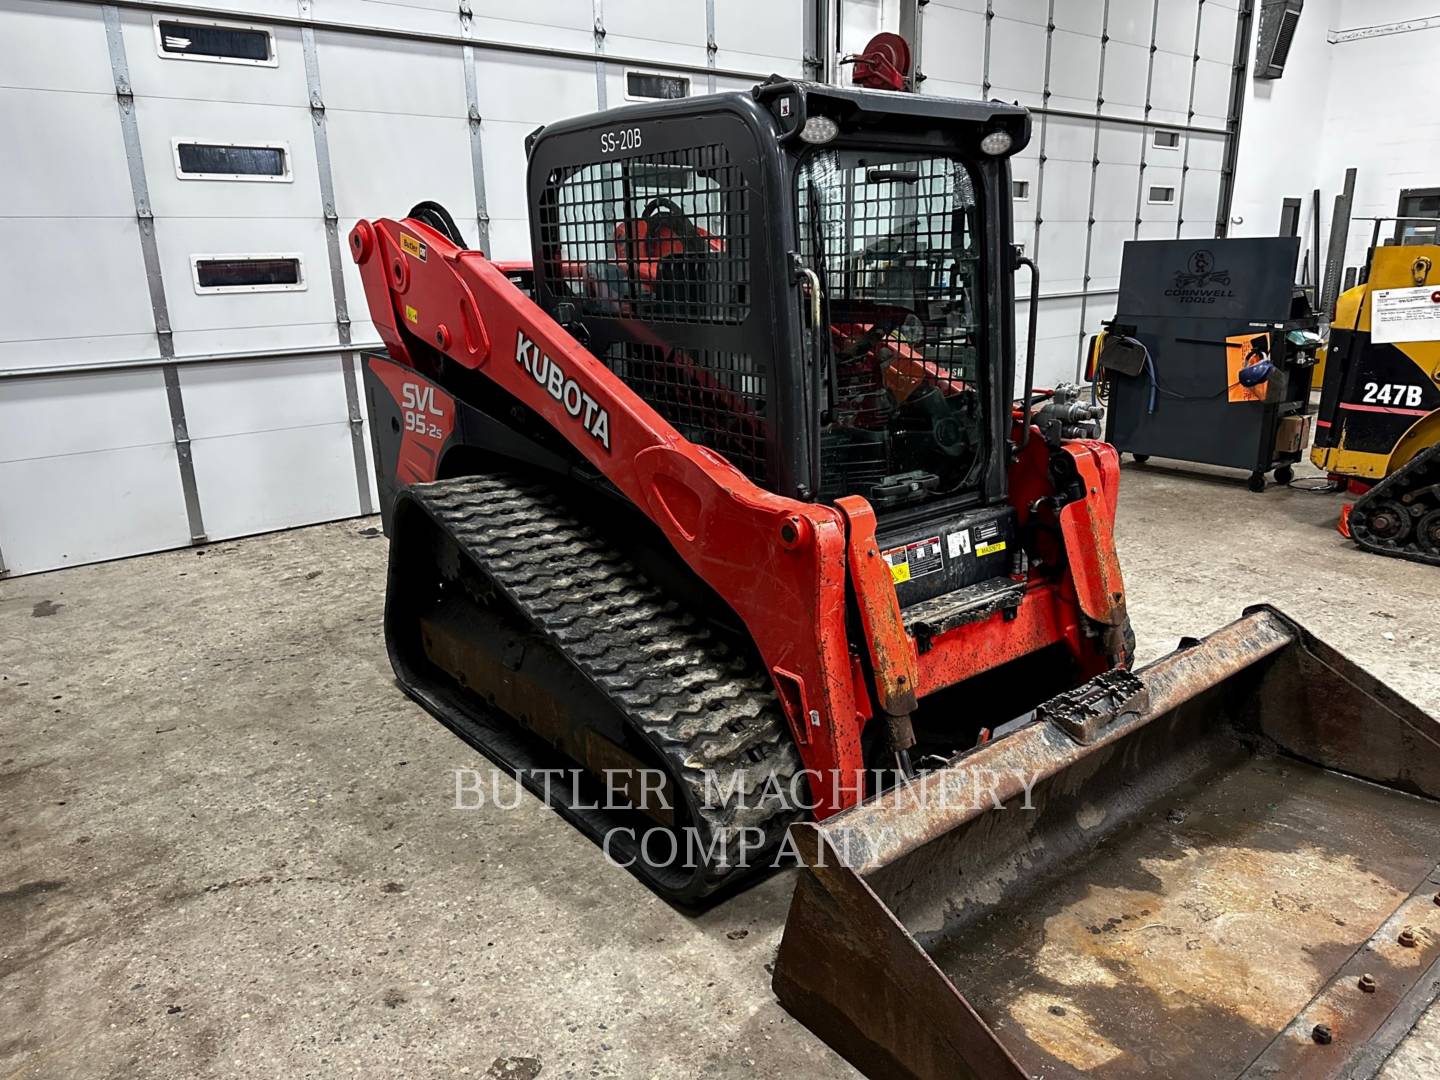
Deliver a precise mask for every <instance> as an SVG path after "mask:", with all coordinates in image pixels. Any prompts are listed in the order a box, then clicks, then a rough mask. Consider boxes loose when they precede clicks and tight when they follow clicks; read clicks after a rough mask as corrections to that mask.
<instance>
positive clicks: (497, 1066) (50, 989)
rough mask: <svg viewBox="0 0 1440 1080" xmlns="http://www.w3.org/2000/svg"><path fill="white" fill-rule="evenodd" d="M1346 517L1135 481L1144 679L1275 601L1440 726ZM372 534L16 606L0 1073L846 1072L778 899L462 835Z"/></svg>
mask: <svg viewBox="0 0 1440 1080" xmlns="http://www.w3.org/2000/svg"><path fill="white" fill-rule="evenodd" d="M1339 503H1340V500H1339V499H1338V498H1336V497H1334V496H1326V495H1314V494H1309V493H1304V492H1300V491H1296V490H1283V489H1277V490H1272V491H1269V492H1267V493H1265V494H1263V495H1253V494H1251V493H1249V492H1247V491H1246V490H1245V489H1244V486H1243V483H1241V482H1237V481H1236V480H1235V479H1233V478H1227V479H1224V480H1220V479H1216V478H1214V476H1213V474H1207V473H1206V472H1205V471H1204V470H1198V469H1186V470H1185V471H1183V472H1182V471H1179V469H1178V467H1177V468H1175V469H1172V468H1168V467H1166V466H1165V465H1163V464H1162V463H1159V462H1152V463H1151V464H1149V465H1147V466H1144V467H1139V466H1133V465H1127V466H1126V468H1125V471H1124V482H1123V484H1122V497H1121V518H1120V523H1119V544H1120V549H1121V555H1122V558H1123V561H1124V565H1125V568H1126V577H1127V584H1128V587H1129V593H1130V598H1131V601H1130V602H1131V609H1132V613H1133V617H1134V621H1135V626H1136V629H1137V632H1138V636H1139V654H1140V659H1141V661H1142V662H1143V661H1145V660H1148V659H1153V658H1154V657H1156V656H1158V655H1161V654H1162V653H1164V652H1166V651H1168V650H1169V649H1171V648H1172V647H1173V646H1174V644H1175V641H1176V639H1177V638H1178V637H1180V636H1181V635H1183V634H1200V633H1204V632H1206V631H1208V630H1211V629H1214V628H1215V627H1217V626H1219V625H1221V624H1222V623H1224V622H1227V621H1229V620H1230V619H1232V618H1234V617H1235V616H1237V615H1238V614H1239V613H1240V609H1241V608H1242V607H1244V606H1245V605H1246V604H1249V603H1253V602H1258V601H1268V602H1271V603H1274V604H1276V605H1278V606H1280V607H1281V608H1282V609H1284V610H1285V611H1287V612H1288V613H1290V614H1291V615H1292V616H1294V617H1295V618H1297V619H1299V620H1300V621H1302V622H1303V623H1305V624H1306V625H1308V626H1309V627H1310V628H1311V629H1312V630H1313V631H1314V632H1316V633H1317V634H1318V635H1320V636H1321V637H1322V638H1324V639H1326V640H1328V641H1329V642H1330V643H1332V644H1333V645H1335V646H1337V647H1338V648H1340V649H1342V650H1344V651H1345V652H1347V653H1349V654H1350V655H1351V656H1353V657H1354V658H1355V659H1356V660H1357V661H1358V662H1360V663H1361V664H1363V665H1365V666H1366V667H1368V668H1369V669H1370V670H1372V671H1374V672H1375V673H1376V674H1378V675H1379V676H1380V677H1382V678H1384V679H1387V680H1389V681H1390V682H1391V684H1392V685H1393V686H1394V687H1395V688H1396V689H1397V690H1399V691H1401V692H1402V693H1404V694H1406V695H1408V696H1410V697H1411V698H1412V699H1414V700H1415V701H1416V702H1417V703H1418V704H1420V705H1421V706H1423V707H1424V708H1426V709H1428V710H1430V711H1432V712H1440V669H1437V666H1436V664H1435V657H1436V655H1437V643H1440V620H1437V618H1436V615H1435V602H1436V599H1437V597H1440V571H1435V570H1431V569H1427V568H1424V567H1420V566H1414V565H1410V564H1406V563H1402V562H1397V561H1394V560H1386V559H1382V558H1378V557H1375V556H1369V555H1364V554H1362V553H1360V552H1358V551H1356V550H1354V549H1353V548H1352V547H1350V546H1349V545H1348V544H1346V543H1345V542H1344V541H1343V540H1342V539H1341V538H1340V537H1339V536H1337V535H1336V534H1335V533H1334V531H1333V529H1332V527H1331V526H1332V522H1333V519H1334V516H1335V514H1336V512H1337V511H1338V508H1339ZM373 532H374V528H373V523H372V522H368V521H362V522H343V523H337V524H331V525H324V526H319V527H316V528H311V529H303V530H297V531H293V532H289V533H284V534H279V535H273V536H265V537H257V538H253V539H248V540H243V541H237V542H232V543H224V544H219V545H214V546H212V547H209V548H206V549H203V550H200V551H180V552H173V553H169V554H162V555H155V556H150V557H147V558H142V559H133V560H129V561H125V562H119V563H112V564H108V565H103V566H93V567H83V568H77V569H73V570H66V571H63V572H59V573H54V574H48V575H43V576H36V577H28V578H22V579H19V580H16V581H12V582H5V583H0V822H3V824H0V829H3V852H4V857H3V860H0V1077H4V1078H11V1077H14V1078H20V1077H51V1076H95V1077H152V1076H153V1077H161V1076H164V1077H174V1076H197V1077H205V1076H235V1075H257V1074H258V1075H287V1076H291V1075H293V1076H315V1077H335V1076H342V1075H345V1076H350V1075H362V1076H367V1077H391V1076H393V1077H422V1076H442V1075H443V1076H458V1075H470V1076H476V1077H480V1076H485V1075H487V1074H488V1075H492V1076H503V1077H513V1078H526V1077H533V1076H535V1075H540V1076H545V1077H550V1076H554V1077H562V1076H576V1077H589V1076H623V1077H637V1076H638V1077H644V1076H654V1077H671V1076H708V1077H729V1076H752V1075H755V1076H768V1075H781V1074H792V1075H801V1076H807V1077H839V1076H848V1075H853V1074H852V1073H851V1072H850V1070H849V1069H848V1067H847V1066H846V1065H845V1064H844V1063H843V1062H842V1061H840V1060H839V1059H838V1058H836V1057H835V1056H834V1055H833V1054H831V1053H830V1052H829V1051H828V1050H827V1049H826V1048H825V1047H824V1046H822V1045H821V1044H820V1043H819V1042H818V1041H816V1040H815V1039H814V1038H813V1037H811V1036H810V1035H809V1033H808V1032H806V1031H805V1030H804V1029H802V1028H800V1027H799V1026H798V1025H796V1024H795V1023H794V1022H793V1021H792V1020H790V1019H789V1017H788V1016H787V1015H786V1014H785V1013H784V1012H783V1011H782V1010H780V1009H779V1008H778V1007H777V1006H776V1005H775V1003H774V1001H773V999H772V997H771V994H770V991H769V985H768V980H769V974H768V971H767V970H766V966H767V964H768V963H769V962H770V961H771V959H772V958H773V955H774V949H775V946H776V944H777V942H778V937H779V927H780V925H781V923H782V921H783V919H784V915H785V908H786V904H787V902H788V896H789V890H790V885H791V882H790V880H789V878H788V876H786V875H781V876H778V877H775V878H773V879H771V880H769V881H767V882H765V883H764V884H762V885H761V886H759V887H758V888H756V889H753V890H751V891H750V892H748V893H746V894H744V895H742V896H740V897H738V898H736V899H734V900H732V901H729V902H727V903H725V904H723V905H722V906H720V907H719V908H717V909H715V910H714V911H712V912H710V913H709V914H707V915H704V916H703V917H700V918H688V917H685V916H683V915H680V914H678V913H677V912H675V911H673V910H672V909H671V908H669V907H668V906H666V905H665V904H663V903H660V902H659V901H657V900H655V899H654V898H653V897H652V896H650V895H649V894H648V893H647V892H646V891H645V890H644V889H642V888H641V887H640V886H639V885H638V884H637V883H636V882H635V881H634V880H632V879H631V878H630V877H629V875H627V874H624V873H623V872H619V871H617V870H615V869H614V868H612V867H610V866H608V865H607V864H606V863H605V862H604V860H603V858H602V857H601V855H600V853H599V852H598V851H597V850H596V849H595V848H594V847H593V846H591V845H590V844H589V843H588V842H586V841H584V840H582V839H580V838H579V837H578V836H577V835H576V834H575V833H573V832H572V831H571V830H570V829H569V828H568V827H567V826H565V825H564V824H563V823H562V822H561V821H560V820H559V819H558V818H556V817H554V816H552V815H550V814H549V813H548V812H546V811H544V810H543V809H542V808H541V807H539V806H538V804H536V803H535V802H534V801H533V800H531V799H529V798H528V797H523V798H521V799H520V805H519V807H518V808H517V809H515V810H513V811H505V810H500V809H498V808H496V807H495V806H493V805H487V806H486V807H484V808H481V809H478V810H466V811H461V810H456V809H454V808H453V807H454V776H453V770H454V769H455V768H464V767H471V766H476V765H479V764H481V763H480V762H479V760H478V759H477V757H476V755H474V754H473V753H472V752H471V751H469V750H468V749H467V748H466V747H465V746H464V745H463V744H461V743H460V742H459V741H458V740H456V739H455V738H454V737H453V736H451V735H450V734H449V733H448V732H446V731H445V730H444V729H443V728H441V727H440V726H439V725H438V724H437V723H435V722H434V721H432V720H431V719H429V718H428V716H426V715H425V714H424V713H422V712H421V710H420V709H419V708H417V707H416V706H414V705H413V704H411V703H410V702H409V701H408V699H406V698H405V697H404V696H403V695H402V694H401V693H400V692H399V691H398V690H397V689H396V687H395V685H394V682H393V680H392V678H391V676H390V671H389V667H388V663H387V661H386V658H385V653H384V647H383V642H382V640H381V636H380V610H381V602H382V596H383V587H384V558H385V541H384V539H383V538H380V537H378V536H375V535H373ZM499 793H500V794H501V795H502V797H504V798H506V799H508V798H509V797H510V796H511V795H513V794H514V793H513V792H512V791H510V790H508V789H507V788H506V787H505V785H502V787H501V789H500V792H499ZM1437 1048H1440V1021H1437V1019H1436V1018H1435V1017H1434V1016H1431V1017H1430V1018H1428V1019H1427V1020H1426V1021H1425V1023H1424V1024H1422V1027H1421V1029H1419V1030H1417V1034H1416V1035H1415V1036H1413V1037H1412V1039H1411V1040H1410V1043H1409V1044H1408V1045H1407V1046H1406V1047H1405V1048H1404V1050H1403V1051H1402V1055H1401V1057H1400V1058H1399V1059H1397V1060H1395V1061H1392V1063H1391V1066H1390V1069H1391V1073H1390V1075H1391V1076H1392V1078H1393V1077H1400V1076H1412V1075H1435V1074H1436V1072H1437V1061H1440V1049H1437Z"/></svg>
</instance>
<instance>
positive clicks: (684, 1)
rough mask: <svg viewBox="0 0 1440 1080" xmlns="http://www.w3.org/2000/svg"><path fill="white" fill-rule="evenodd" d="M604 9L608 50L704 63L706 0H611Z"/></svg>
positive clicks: (647, 56) (676, 60)
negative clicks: (620, 0)
mask: <svg viewBox="0 0 1440 1080" xmlns="http://www.w3.org/2000/svg"><path fill="white" fill-rule="evenodd" d="M718 6H719V5H717V7H718ZM603 10H604V12H605V51H606V52H614V53H619V54H621V55H625V56H643V57H645V58H646V59H651V58H653V59H655V60H658V61H662V62H664V61H671V62H688V63H693V64H703V63H705V0H666V2H665V3H663V4H616V3H611V4H607V5H605V7H604V9H603ZM717 14H718V12H717ZM717 29H718V28H717ZM796 42H797V44H798V42H799V38H798V36H797V38H796Z"/></svg>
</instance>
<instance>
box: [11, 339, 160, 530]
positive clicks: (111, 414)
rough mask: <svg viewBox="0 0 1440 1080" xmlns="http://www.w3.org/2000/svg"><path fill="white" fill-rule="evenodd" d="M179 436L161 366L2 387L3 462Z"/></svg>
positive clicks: (39, 379)
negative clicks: (173, 421) (159, 368)
mask: <svg viewBox="0 0 1440 1080" xmlns="http://www.w3.org/2000/svg"><path fill="white" fill-rule="evenodd" d="M173 439H174V431H173V429H172V428H171V425H170V409H169V405H168V402H167V399H166V396H165V381H164V379H163V377H162V376H161V373H160V371H159V370H158V369H155V368H141V369H137V370H132V371H107V372H97V373H94V374H86V375H83V376H79V375H57V376H53V377H39V376H37V377H35V378H27V379H14V380H8V381H6V382H5V384H4V387H3V389H0V462H14V461H21V460H24V459H27V458H36V457H55V456H59V455H62V454H88V453H94V452H96V451H100V450H118V449H124V448H126V447H130V446H142V445H147V444H150V443H168V442H171V441H173ZM0 501H3V500H0ZM0 550H3V548H0Z"/></svg>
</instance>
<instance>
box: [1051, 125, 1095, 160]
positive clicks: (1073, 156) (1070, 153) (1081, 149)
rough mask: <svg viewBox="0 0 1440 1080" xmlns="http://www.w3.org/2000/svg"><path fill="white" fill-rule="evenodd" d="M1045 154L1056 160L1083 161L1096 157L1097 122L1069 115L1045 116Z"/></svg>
mask: <svg viewBox="0 0 1440 1080" xmlns="http://www.w3.org/2000/svg"><path fill="white" fill-rule="evenodd" d="M1045 156H1046V157H1047V158H1049V159H1050V161H1049V162H1047V163H1046V168H1049V166H1050V164H1051V163H1053V162H1055V161H1083V162H1086V163H1087V164H1088V163H1089V162H1090V161H1092V160H1094V157H1095V122H1094V121H1093V120H1075V119H1072V118H1070V117H1067V116H1047V117H1045Z"/></svg>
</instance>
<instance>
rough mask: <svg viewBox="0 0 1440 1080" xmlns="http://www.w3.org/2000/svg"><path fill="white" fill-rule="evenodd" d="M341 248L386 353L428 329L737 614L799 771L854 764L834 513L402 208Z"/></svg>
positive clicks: (879, 591) (896, 628) (878, 600)
mask: <svg viewBox="0 0 1440 1080" xmlns="http://www.w3.org/2000/svg"><path fill="white" fill-rule="evenodd" d="M350 246H351V252H352V254H353V256H354V258H355V261H356V262H357V263H358V264H359V268H360V275H361V279H362V281H363V282H364V286H365V294H366V299H367V301H368V302H369V306H370V311H371V314H372V317H373V319H374V321H375V324H376V328H377V329H378V331H379V333H380V336H381V338H382V339H383V340H384V342H385V344H386V346H387V347H388V349H389V352H390V355H391V357H392V358H393V359H395V360H397V361H399V362H400V363H402V364H410V365H411V366H413V358H412V353H413V352H414V351H415V350H414V349H413V347H412V342H413V341H414V340H415V339H417V338H418V339H420V340H422V341H425V342H429V343H432V344H433V346H434V347H435V348H436V349H438V350H440V351H441V352H443V353H444V354H445V355H446V356H448V357H449V358H450V359H451V360H453V361H454V362H455V363H457V364H459V365H461V366H462V367H464V368H468V369H471V370H474V371H478V372H481V373H482V374H484V375H485V376H486V377H487V378H489V379H491V380H493V381H494V382H495V383H496V384H497V385H499V386H500V387H501V388H503V389H504V390H505V391H507V392H508V393H509V394H511V395H513V396H514V397H515V398H516V399H517V400H518V401H520V402H522V403H523V404H524V405H526V406H528V407H529V408H531V409H532V410H534V411H535V412H536V413H537V414H538V415H539V416H540V417H541V418H542V419H543V420H544V421H545V422H546V423H548V424H549V425H550V426H551V427H552V428H553V430H554V431H555V432H557V433H558V434H560V435H561V436H563V437H564V438H565V439H566V440H567V441H568V442H569V443H570V445H571V446H573V447H574V448H575V450H576V451H578V452H579V453H580V454H581V455H582V456H583V457H584V458H585V459H586V460H587V461H589V462H590V463H591V464H592V465H593V466H594V467H595V468H596V469H598V470H599V471H600V472H602V473H603V474H604V475H605V476H606V477H607V478H608V479H609V480H610V482H611V483H613V484H614V485H615V487H616V488H618V489H619V490H620V491H621V492H622V493H623V494H624V495H625V496H626V497H627V498H628V499H629V500H630V501H631V502H632V503H633V504H634V505H635V506H636V507H638V508H639V509H640V510H641V511H642V512H643V513H645V514H646V516H647V517H649V518H650V520H651V521H653V522H654V523H655V525H656V526H657V527H658V528H659V529H660V530H661V531H662V532H663V533H664V534H665V536H666V537H667V538H668V539H669V541H670V543H671V544H672V545H673V546H674V548H675V550H676V551H677V552H678V553H679V555H680V556H681V558H683V559H684V560H685V562H686V563H687V564H688V565H689V566H690V568H691V569H692V570H693V571H694V572H695V573H696V574H697V575H699V577H700V578H701V579H702V580H704V581H705V582H706V583H707V584H708V585H709V586H710V587H711V588H713V589H714V590H715V591H716V592H717V593H718V594H719V595H720V596H721V597H722V598H723V599H724V600H725V601H726V602H727V603H728V604H729V605H730V607H731V608H732V609H733V610H734V611H735V613H736V615H737V616H739V618H740V619H741V621H742V622H743V623H744V624H745V627H746V629H747V630H748V631H749V633H750V636H751V638H752V639H753V640H754V642H755V645H756V647H757V648H758V650H759V652H760V655H761V657H762V659H763V661H764V663H765V666H766V668H767V669H768V670H769V672H770V675H771V677H772V679H773V681H774V684H775V689H776V692H777V694H778V696H779V698H780V702H781V705H782V707H783V709H784V712H785V716H786V719H787V721H788V723H789V725H790V730H791V733H792V734H793V736H794V738H795V741H796V744H797V746H798V748H799V751H800V754H801V758H802V760H803V761H804V764H805V765H806V767H807V768H808V769H811V770H814V771H813V772H812V773H811V774H810V775H812V776H816V777H819V776H827V777H829V776H836V777H851V778H858V777H859V776H860V774H861V772H862V771H863V759H862V756H861V749H860V730H861V727H862V726H863V724H864V723H865V721H866V719H868V716H869V714H870V711H871V707H870V705H869V702H868V701H866V700H863V697H862V695H863V690H862V691H859V692H857V689H856V687H857V681H856V677H855V671H854V665H853V661H852V658H851V653H850V648H849V641H848V636H847V630H846V622H845V612H846V600H847V594H846V590H847V573H846V542H847V537H846V518H845V516H844V515H842V513H841V512H840V511H838V510H836V509H833V508H831V507H826V506H820V505H817V504H814V503H802V502H799V501H796V500H794V499H788V498H783V497H781V496H778V495H775V494H773V493H771V492H768V491H765V490H764V489H762V488H760V487H758V486H756V485H755V484H754V483H753V482H751V481H750V480H749V479H748V478H747V477H746V476H744V475H743V474H742V473H741V472H740V471H739V470H737V469H736V468H734V467H733V466H732V465H730V464H729V463H728V462H726V461H725V460H724V459H723V458H722V457H720V456H719V455H718V454H715V453H713V452H712V451H709V450H707V449H705V448H704V447H700V446H697V445H695V444H694V443H691V442H689V441H688V440H686V439H685V438H683V437H682V436H681V435H680V434H679V432H677V431H676V430H675V429H674V428H673V427H672V426H671V425H670V424H669V423H667V422H666V421H665V420H664V419H663V418H662V417H661V416H659V415H658V414H657V413H656V412H655V410H654V409H652V408H651V407H650V406H649V405H648V404H647V403H646V402H645V401H643V400H642V399H641V398H640V397H639V396H638V395H637V394H636V393H635V392H634V391H633V390H631V389H630V387H628V386H627V385H626V384H625V383H624V382H623V381H622V380H621V379H620V378H619V377H617V376H616V375H615V374H614V373H613V372H611V371H610V370H609V369H608V368H607V367H606V366H605V365H604V364H603V363H601V362H600V361H599V360H597V359H596V358H595V357H594V356H593V355H591V353H590V352H588V351H587V350H586V349H585V348H584V347H583V346H582V345H581V344H580V343H579V342H578V341H576V340H575V338H574V337H573V336H572V335H571V334H569V333H568V332H567V331H566V330H565V329H564V328H563V327H562V326H561V325H560V324H559V323H557V322H556V321H555V320H554V319H552V318H551V317H550V316H549V315H548V314H546V313H545V311H544V310H542V309H541V308H540V307H539V306H538V305H537V304H535V303H534V302H533V301H531V300H530V299H529V298H528V297H527V296H525V295H524V294H523V293H522V292H521V291H520V290H518V289H517V288H516V287H515V286H514V285H513V284H511V283H510V281H508V280H507V279H506V277H505V275H504V273H502V272H501V271H500V270H499V269H497V268H496V266H495V265H494V264H493V263H491V262H490V260H488V259H487V258H486V257H485V256H484V255H483V254H481V253H480V252H477V251H466V250H462V249H461V248H458V247H457V246H456V245H454V244H453V243H451V242H450V241H449V240H448V239H447V238H445V237H444V236H442V235H440V234H439V233H437V232H435V231H434V230H433V229H430V228H429V227H427V226H426V225H424V224H422V223H420V222H418V221H415V220H412V219H406V220H404V221H394V220H391V219H380V220H377V221H374V222H368V221H360V222H359V223H358V224H357V225H356V226H355V228H354V230H353V231H352V232H351V234H350ZM872 520H873V518H872ZM757 568H764V570H763V572H761V573H757V572H756V569H757ZM866 581H868V582H870V583H871V584H872V586H873V587H872V588H871V589H870V590H869V591H870V592H873V593H874V594H875V595H873V596H871V595H867V596H864V597H862V598H860V599H861V600H862V601H863V604H864V606H865V608H866V609H867V610H875V609H876V608H879V609H890V608H893V609H894V610H893V612H892V615H893V617H892V618H890V619H888V620H884V621H882V622H880V623H878V624H877V625H883V626H887V627H888V628H889V631H890V634H891V636H892V637H894V638H895V640H893V641H891V642H888V643H887V646H886V648H885V649H884V653H885V655H886V657H887V669H888V670H891V671H892V672H893V670H894V668H893V665H895V664H898V665H900V671H901V673H902V674H906V673H908V675H907V678H906V680H905V682H908V684H909V685H910V686H912V687H913V686H914V685H915V675H914V659H913V658H914V650H913V647H912V645H911V643H910V641H909V640H908V638H907V637H906V635H905V634H904V630H903V625H902V623H901V619H900V614H899V606H898V602H897V600H896V598H895V593H894V590H893V589H892V588H891V587H890V585H889V582H888V580H886V578H884V577H883V576H882V577H878V578H877V577H875V576H874V575H871V576H869V577H868V578H866V577H857V578H856V580H855V581H854V582H853V583H852V585H854V586H858V587H860V588H864V587H865V582H866ZM907 664H908V665H909V666H908V667H907V666H906V665H907ZM890 681H891V682H892V683H893V682H894V681H895V680H894V677H893V674H892V677H891V679H890ZM860 685H861V686H862V687H863V682H862V683H861V684H860ZM857 783H858V779H852V780H851V781H850V783H849V784H848V786H847V785H846V784H844V783H825V784H819V783H817V784H813V785H812V787H813V790H812V793H811V797H812V800H813V801H814V802H815V803H816V807H815V813H816V816H817V817H819V818H824V817H826V816H828V815H829V814H831V813H833V812H835V811H836V810H839V809H843V808H844V807H845V806H847V805H850V804H853V803H854V802H856V801H857V799H858V797H859V796H860V795H862V794H863V791H859V790H857V789H856V784H857Z"/></svg>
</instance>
